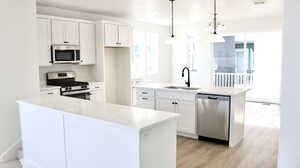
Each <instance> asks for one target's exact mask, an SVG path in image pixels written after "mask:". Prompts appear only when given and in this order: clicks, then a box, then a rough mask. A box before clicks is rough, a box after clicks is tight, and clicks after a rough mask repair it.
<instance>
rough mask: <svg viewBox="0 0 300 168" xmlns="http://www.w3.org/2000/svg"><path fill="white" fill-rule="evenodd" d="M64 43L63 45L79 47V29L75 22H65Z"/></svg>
mask: <svg viewBox="0 0 300 168" xmlns="http://www.w3.org/2000/svg"><path fill="white" fill-rule="evenodd" d="M64 26H65V41H64V43H68V44H74V45H79V30H78V29H79V28H78V23H76V22H65V24H64Z"/></svg>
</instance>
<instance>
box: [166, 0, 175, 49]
mask: <svg viewBox="0 0 300 168" xmlns="http://www.w3.org/2000/svg"><path fill="white" fill-rule="evenodd" d="M169 1H170V2H171V4H172V35H171V37H170V38H169V39H168V40H167V41H166V44H174V43H175V42H176V39H175V35H174V1H175V0H169Z"/></svg>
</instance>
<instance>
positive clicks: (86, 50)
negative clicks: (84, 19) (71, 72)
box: [79, 23, 96, 65]
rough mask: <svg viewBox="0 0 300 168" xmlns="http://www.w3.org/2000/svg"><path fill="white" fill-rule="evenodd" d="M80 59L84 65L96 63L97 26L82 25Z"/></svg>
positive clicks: (90, 24)
mask: <svg viewBox="0 0 300 168" xmlns="http://www.w3.org/2000/svg"><path fill="white" fill-rule="evenodd" d="M79 26H80V29H79V30H80V57H81V63H80V64H82V65H89V64H95V63H96V25H95V24H92V23H80V24H79Z"/></svg>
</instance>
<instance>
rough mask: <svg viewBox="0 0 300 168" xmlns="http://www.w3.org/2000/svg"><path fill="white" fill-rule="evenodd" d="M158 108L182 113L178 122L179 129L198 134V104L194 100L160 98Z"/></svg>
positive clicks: (183, 131) (157, 101) (179, 130)
mask: <svg viewBox="0 0 300 168" xmlns="http://www.w3.org/2000/svg"><path fill="white" fill-rule="evenodd" d="M156 103H157V104H156V108H157V110H159V111H167V112H174V113H178V114H180V117H179V119H178V123H177V131H178V132H182V133H188V134H193V135H195V134H196V118H197V117H196V105H195V102H194V101H186V100H177V99H167V98H158V99H157V100H156Z"/></svg>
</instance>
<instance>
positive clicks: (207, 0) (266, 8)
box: [37, 0, 283, 25]
mask: <svg viewBox="0 0 300 168" xmlns="http://www.w3.org/2000/svg"><path fill="white" fill-rule="evenodd" d="M37 1H38V4H40V5H46V6H52V7H58V8H64V9H71V10H79V11H84V12H91V13H96V14H102V15H107V16H114V17H123V18H126V19H134V20H138V21H144V22H151V23H156V24H165V25H166V24H169V23H170V12H171V9H170V2H169V0H37ZM252 1H253V0H217V2H218V13H219V18H220V19H221V20H232V19H246V18H258V17H266V16H274V15H275V16H277V15H281V14H282V8H283V7H282V6H283V5H282V4H283V2H282V1H283V0H266V1H267V2H266V4H264V5H257V6H256V5H254V3H253V2H252ZM212 7H213V0H175V11H174V12H175V22H176V23H188V22H198V21H201V20H207V19H210V18H211V15H212V13H213V12H212Z"/></svg>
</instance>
